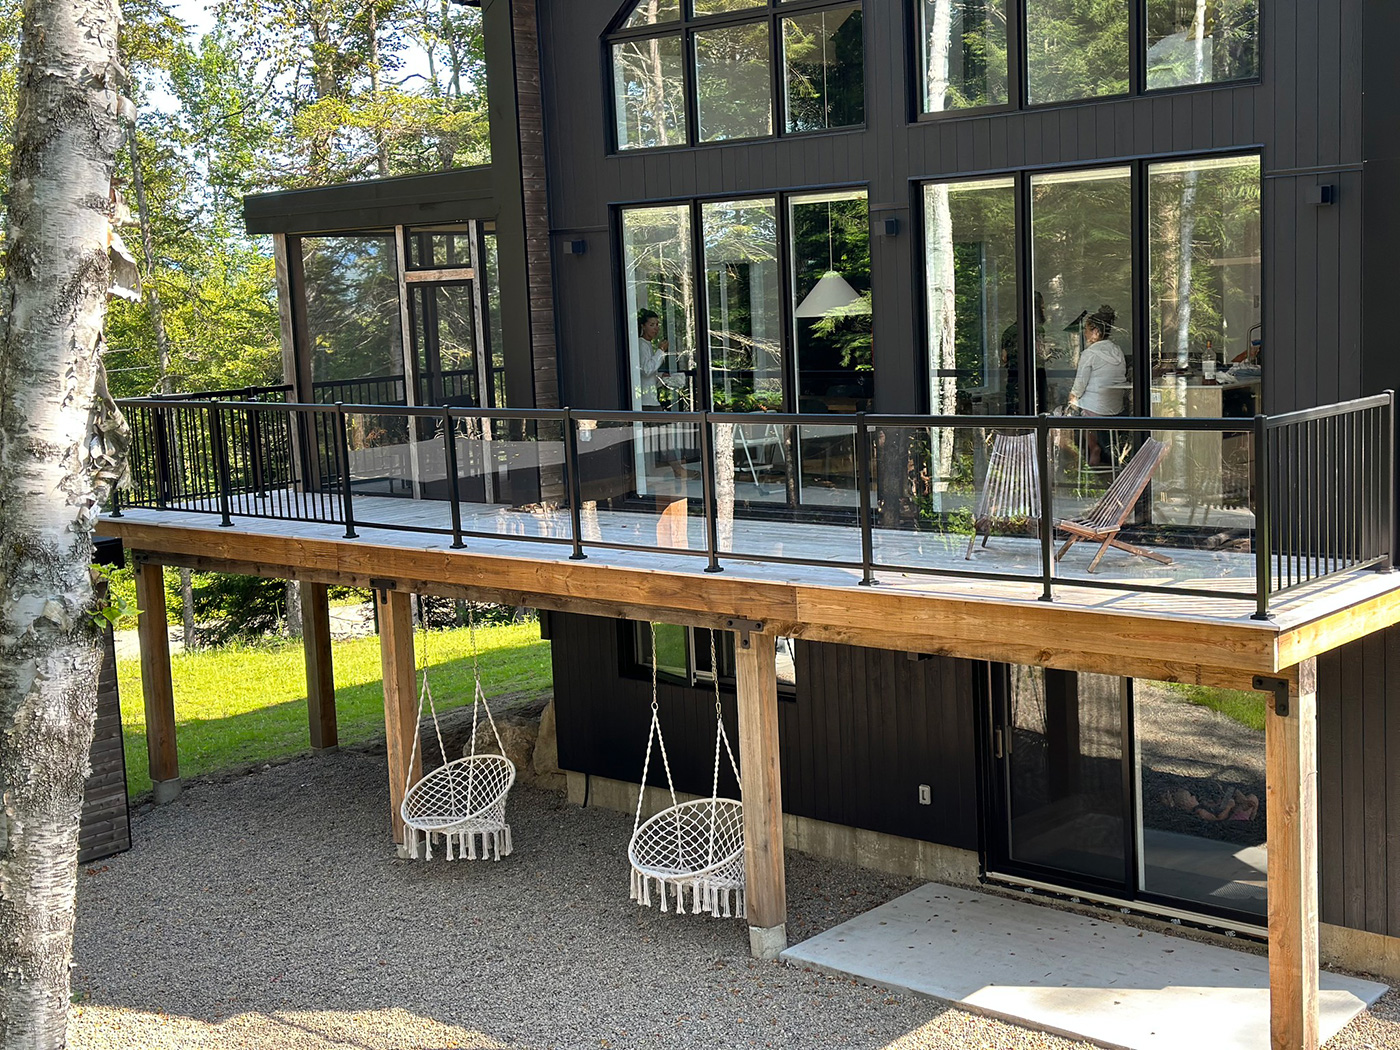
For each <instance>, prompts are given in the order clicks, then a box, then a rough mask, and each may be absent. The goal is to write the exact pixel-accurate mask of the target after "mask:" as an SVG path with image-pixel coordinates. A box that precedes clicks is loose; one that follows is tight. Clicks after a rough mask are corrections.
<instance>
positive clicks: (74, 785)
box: [0, 0, 126, 1050]
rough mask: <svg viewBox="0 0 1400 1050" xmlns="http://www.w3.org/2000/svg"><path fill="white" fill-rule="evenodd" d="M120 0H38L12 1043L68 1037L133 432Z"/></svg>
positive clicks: (2, 452) (7, 444)
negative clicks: (115, 186)
mask: <svg viewBox="0 0 1400 1050" xmlns="http://www.w3.org/2000/svg"><path fill="white" fill-rule="evenodd" d="M118 21H119V14H118V10H117V4H116V0H26V3H25V10H24V28H23V38H22V39H23V42H22V44H21V47H20V53H19V63H18V88H19V92H18V93H19V109H18V115H17V119H16V122H15V129H14V134H15V139H14V142H15V150H14V159H13V177H12V179H11V183H10V186H11V189H10V196H9V215H8V220H9V222H8V229H9V241H8V254H7V260H6V262H7V265H6V268H5V284H4V286H3V289H0V316H3V317H4V318H5V321H4V322H3V326H0V719H2V720H3V721H0V790H3V798H4V805H3V809H0V958H3V960H4V963H3V966H0V1045H3V1046H4V1047H5V1048H6V1050H29V1048H51V1047H61V1046H63V1045H64V1042H65V1039H66V1027H67V1019H68V1003H69V980H68V968H69V962H70V960H71V957H72V949H73V894H74V891H75V888H76V883H77V851H78V816H79V811H80V808H81V805H82V795H83V782H84V780H85V779H86V777H87V772H88V750H89V747H90V746H91V742H92V731H93V720H94V715H95V712H96V708H97V673H98V665H99V662H100V638H101V636H100V633H99V631H98V629H97V628H96V626H94V624H93V622H92V620H91V619H90V617H89V613H91V612H92V610H93V608H94V588H93V584H92V576H91V569H90V568H89V563H90V561H91V557H92V529H93V524H94V520H95V518H96V515H97V513H98V509H99V507H100V505H101V502H102V501H103V500H104V499H105V498H106V496H107V494H108V492H109V490H110V487H111V484H112V483H113V482H114V481H115V480H116V477H117V476H118V472H119V471H120V470H121V469H122V462H123V460H124V459H125V454H126V433H125V427H124V425H123V424H122V422H121V419H120V416H119V415H118V414H117V413H116V409H115V405H113V404H112V401H111V398H110V396H108V394H107V388H106V383H105V380H104V379H103V376H102V369H101V362H100V358H99V350H100V342H101V333H102V321H103V317H104V314H105V307H106V296H107V289H108V287H109V285H110V279H111V265H110V263H109V261H108V256H107V246H108V234H109V229H110V227H109V220H110V218H111V216H112V206H111V184H112V172H113V169H114V167H115V163H116V154H117V151H118V150H119V149H120V148H121V144H122V139H121V128H120V124H119V122H118V107H119V96H118V90H119V88H120V86H121V77H122V70H121V66H120V64H119V63H118V61H117V26H118Z"/></svg>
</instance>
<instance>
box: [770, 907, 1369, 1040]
mask: <svg viewBox="0 0 1400 1050" xmlns="http://www.w3.org/2000/svg"><path fill="white" fill-rule="evenodd" d="M782 958H783V959H784V960H786V961H788V962H790V963H797V964H801V965H808V966H815V967H820V968H821V969H824V970H830V971H835V972H838V973H842V974H847V975H849V976H852V977H858V978H862V979H864V980H868V981H871V982H874V983H876V984H881V985H885V986H888V987H891V988H897V989H904V990H908V991H912V992H918V993H921V994H924V995H931V996H935V997H937V998H939V999H945V1000H948V1001H949V1002H953V1003H956V1004H957V1005H959V1006H963V1007H966V1008H968V1009H972V1010H978V1011H982V1012H984V1013H989V1014H994V1015H996V1016H999V1017H1004V1018H1007V1019H1009V1020H1013V1021H1017V1022H1020V1023H1022V1024H1025V1025H1028V1026H1030V1027H1033V1028H1038V1029H1041V1030H1043V1031H1047V1032H1054V1033H1057V1034H1060V1035H1066V1036H1070V1037H1073V1038H1078V1039H1087V1040H1089V1041H1091V1042H1094V1043H1098V1044H1100V1045H1102V1046H1108V1047H1122V1048H1125V1050H1164V1048H1171V1050H1180V1048H1182V1047H1202V1048H1204V1047H1210V1048H1212V1050H1268V1047H1269V970H1268V961H1267V960H1266V959H1264V958H1263V957H1262V956H1258V955H1252V954H1249V953H1246V952H1238V951H1231V950H1229V949H1227V948H1219V947H1216V946H1214V945H1209V944H1201V943H1199V942H1196V941H1192V940H1187V939H1186V938H1182V937H1168V936H1165V935H1163V934H1158V933H1150V932H1146V931H1143V930H1138V929H1134V928H1132V927H1129V926H1122V925H1119V924H1117V923H1112V922H1103V921H1100V920H1097V919H1092V918H1088V917H1085V916H1082V915H1075V914H1071V913H1068V912H1062V911H1057V910H1054V909H1052V908H1047V907H1044V906H1041V905H1038V904H1033V903H1028V902H1024V901H1017V900H1008V899H1006V898H1002V897H995V896H991V895H988V894H984V893H976V892H973V891H971V890H962V889H955V888H953V887H951V886H940V885H938V884H936V883H929V884H928V885H925V886H923V887H921V888H919V889H917V890H914V891H913V892H911V893H906V894H905V895H904V896H902V897H898V898H896V899H895V900H892V901H890V902H889V903H888V904H884V905H881V906H880V907H878V908H875V909H874V910H872V911H868V912H866V913H865V914H864V915H860V916H857V917H856V918H854V919H852V920H850V921H849V922H845V923H843V924H841V925H840V926H837V927H835V928H834V929H831V930H828V931H827V932H826V933H823V934H819V935H818V936H816V937H813V938H812V939H810V940H807V941H804V942H802V943H801V944H798V945H795V946H793V947H792V948H789V949H788V950H787V951H785V952H784V953H783V955H782ZM1322 989H1323V991H1322V996H1321V1004H1322V1036H1323V1038H1324V1039H1328V1038H1331V1037H1332V1036H1333V1035H1335V1034H1336V1033H1337V1032H1338V1031H1340V1030H1341V1029H1342V1027H1343V1026H1344V1025H1346V1023H1347V1022H1348V1021H1350V1020H1351V1019H1352V1018H1353V1017H1354V1016H1356V1014H1358V1013H1360V1012H1361V1011H1362V1010H1363V1009H1365V1008H1366V1007H1367V1006H1369V1005H1370V1004H1371V1003H1373V1002H1374V1001H1375V1000H1376V999H1378V998H1380V996H1381V995H1383V994H1384V993H1385V991H1386V986H1385V985H1382V984H1376V983H1375V982H1372V981H1363V980H1359V979H1356V978H1352V977H1343V976H1340V975H1337V974H1330V973H1324V974H1323V975H1322Z"/></svg>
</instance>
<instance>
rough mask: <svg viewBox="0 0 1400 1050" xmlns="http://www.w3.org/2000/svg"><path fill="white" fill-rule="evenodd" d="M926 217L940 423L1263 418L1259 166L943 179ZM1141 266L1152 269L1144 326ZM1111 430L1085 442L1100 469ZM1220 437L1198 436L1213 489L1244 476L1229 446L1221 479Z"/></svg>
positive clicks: (926, 202)
mask: <svg viewBox="0 0 1400 1050" xmlns="http://www.w3.org/2000/svg"><path fill="white" fill-rule="evenodd" d="M1022 195H1023V200H1024V208H1025V212H1024V214H1025V215H1026V216H1027V218H1028V219H1029V231H1028V233H1029V245H1030V254H1029V259H1028V262H1029V264H1030V265H1029V267H1028V271H1027V272H1026V273H1019V272H1018V271H1017V265H1018V264H1017V258H1016V243H1017V223H1018V222H1019V221H1021V220H1020V219H1019V218H1018V215H1019V214H1020V208H1019V207H1018V196H1022ZM923 208H924V216H923V224H924V278H925V289H924V295H925V304H926V317H927V332H926V336H927V338H926V347H927V350H928V364H929V384H930V386H929V390H930V396H929V406H930V410H931V411H932V412H934V413H937V414H954V413H957V414H966V413H973V414H1001V413H1015V412H1022V411H1034V412H1049V413H1067V414H1073V415H1097V416H1114V415H1124V414H1151V415H1158V416H1185V417H1193V416H1194V417H1210V418H1217V417H1222V416H1223V417H1248V416H1253V415H1254V414H1255V413H1256V412H1259V411H1262V404H1261V398H1260V392H1261V389H1262V387H1261V380H1262V375H1261V369H1262V361H1261V354H1260V350H1261V346H1262V329H1261V316H1262V314H1261V297H1262V294H1263V287H1262V274H1261V271H1260V165H1259V157H1258V156H1257V155H1249V156H1236V157H1210V158H1202V159H1194V160H1171V161H1159V162H1152V161H1138V162H1136V163H1135V164H1132V165H1124V166H1117V167H1109V168H1092V169H1085V170H1078V171H1055V172H1043V173H1028V174H1025V175H1020V176H1003V177H999V178H991V179H976V180H967V181H957V182H932V183H928V184H926V185H925V186H924V187H923ZM1135 216H1139V217H1138V218H1135ZM1135 258H1136V259H1140V260H1145V262H1146V267H1147V273H1146V275H1145V277H1146V295H1145V298H1144V299H1143V300H1142V310H1141V315H1138V314H1137V313H1135V308H1134V301H1135V298H1136V296H1135V289H1138V288H1139V280H1140V279H1141V277H1142V276H1143V275H1141V274H1140V272H1138V271H1137V270H1135V262H1134V260H1135ZM1027 325H1029V326H1030V328H1031V336H1030V338H1029V339H1027V338H1025V333H1024V332H1023V328H1024V327H1026V326H1027ZM1027 368H1029V369H1030V371H1029V372H1027V371H1024V370H1025V369H1027ZM1139 376H1141V377H1143V378H1142V380H1141V381H1140V382H1139V380H1138V379H1137V377H1139ZM1138 393H1141V394H1142V396H1143V397H1144V401H1143V402H1142V403H1138V401H1137V399H1136V396H1135V394H1138ZM1101 437H1102V435H1101V434H1092V433H1091V434H1090V435H1089V436H1086V437H1085V439H1084V440H1085V441H1087V442H1088V443H1089V444H1090V446H1091V447H1089V448H1088V449H1086V450H1085V451H1086V452H1087V453H1088V454H1089V456H1090V457H1091V459H1092V460H1093V461H1094V462H1093V463H1092V465H1094V466H1098V465H1101V463H1102V460H1103V453H1102V450H1100V449H1098V448H1096V447H1092V446H1095V445H1096V444H1097V442H1098V440H1099V439H1100V438H1101ZM1211 441H1213V442H1214V445H1213V446H1212V447H1211V448H1208V449H1207V448H1204V445H1206V444H1207V443H1209V442H1211ZM1230 441H1231V439H1229V438H1226V439H1225V444H1226V445H1227V446H1228V445H1229V444H1230ZM1220 443H1221V438H1220V436H1219V435H1216V436H1214V437H1212V438H1209V439H1208V438H1207V437H1206V436H1203V435H1192V436H1191V439H1190V441H1189V442H1186V444H1188V445H1191V449H1190V450H1188V451H1190V452H1191V455H1192V457H1194V458H1193V462H1195V461H1196V460H1199V461H1201V462H1204V463H1208V464H1210V465H1211V478H1210V480H1209V484H1205V488H1204V489H1203V491H1209V492H1210V493H1213V494H1214V495H1215V496H1220V495H1222V494H1228V493H1225V492H1224V489H1222V485H1224V486H1226V487H1227V488H1228V485H1229V483H1230V482H1229V478H1230V476H1231V474H1232V471H1234V472H1236V473H1238V470H1237V469H1236V468H1238V467H1239V464H1236V465H1235V467H1232V466H1231V464H1230V449H1229V448H1228V447H1227V448H1226V449H1225V455H1224V461H1223V462H1224V465H1223V468H1222V454H1221V450H1220V448H1219V447H1216V446H1219V445H1220ZM1198 445H1199V446H1202V447H1201V448H1196V446H1198ZM1119 452H1120V453H1123V454H1127V450H1126V446H1125V447H1124V448H1122V449H1119ZM1246 453H1247V450H1244V452H1241V455H1246ZM1246 458H1247V456H1246ZM1102 465H1105V466H1107V464H1102ZM1222 469H1223V471H1224V475H1225V477H1224V480H1223V481H1222V479H1221V476H1220V475H1221V473H1222Z"/></svg>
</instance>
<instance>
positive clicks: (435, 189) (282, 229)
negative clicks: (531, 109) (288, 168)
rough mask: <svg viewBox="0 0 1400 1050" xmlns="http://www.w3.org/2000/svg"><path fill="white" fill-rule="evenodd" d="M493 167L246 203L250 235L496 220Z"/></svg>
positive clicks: (287, 193) (264, 196)
mask: <svg viewBox="0 0 1400 1050" xmlns="http://www.w3.org/2000/svg"><path fill="white" fill-rule="evenodd" d="M496 211H497V207H496V195H495V190H494V187H493V185H492V181H491V167H490V165H487V164H483V165H479V166H477V167H472V168H454V169H452V170H450V171H440V172H434V173H433V174H431V175H404V176H400V177H398V178H392V179H372V180H368V181H364V182H345V183H340V184H338V185H335V186H317V187H315V188H312V189H304V190H283V191H281V192H279V193H255V194H251V195H249V196H247V197H244V198H243V222H244V225H245V227H246V228H247V231H248V232H249V233H328V232H332V231H336V230H362V229H370V228H375V227H384V226H395V225H399V224H403V225H412V224H415V223H432V222H451V221H457V220H461V219H493V218H495V217H496Z"/></svg>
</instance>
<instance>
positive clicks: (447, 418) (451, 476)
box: [442, 405, 466, 550]
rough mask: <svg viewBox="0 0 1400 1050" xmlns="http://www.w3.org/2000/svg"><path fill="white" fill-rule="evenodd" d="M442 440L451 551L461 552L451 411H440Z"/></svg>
mask: <svg viewBox="0 0 1400 1050" xmlns="http://www.w3.org/2000/svg"><path fill="white" fill-rule="evenodd" d="M442 440H443V442H444V443H445V444H446V446H447V449H446V451H447V491H448V494H449V496H450V498H451V502H452V549H453V550H461V549H462V548H463V547H465V546H466V544H465V543H463V542H462V497H461V493H460V492H459V491H458V487H457V482H458V478H457V428H456V427H454V426H453V425H452V409H451V408H449V407H447V406H445V405H444V406H443V409H442Z"/></svg>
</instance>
